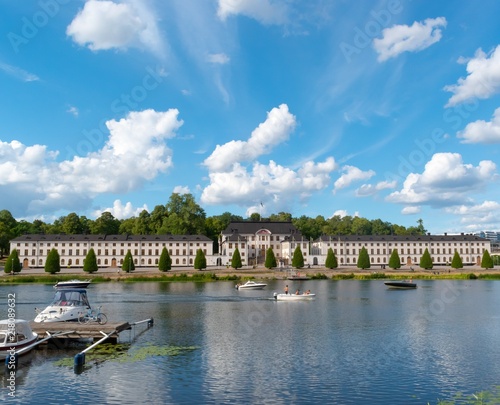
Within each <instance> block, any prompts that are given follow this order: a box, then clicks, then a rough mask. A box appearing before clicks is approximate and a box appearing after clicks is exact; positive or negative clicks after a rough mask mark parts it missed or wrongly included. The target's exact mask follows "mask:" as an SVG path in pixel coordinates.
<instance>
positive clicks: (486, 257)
mask: <svg viewBox="0 0 500 405" xmlns="http://www.w3.org/2000/svg"><path fill="white" fill-rule="evenodd" d="M481 268H483V269H492V268H493V259H492V258H491V256H490V252H488V251H487V250H486V249H485V250H484V252H483V258H482V259H481Z"/></svg>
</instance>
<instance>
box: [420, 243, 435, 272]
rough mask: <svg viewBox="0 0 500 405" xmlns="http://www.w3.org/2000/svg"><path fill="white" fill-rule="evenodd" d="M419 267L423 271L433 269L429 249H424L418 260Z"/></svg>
mask: <svg viewBox="0 0 500 405" xmlns="http://www.w3.org/2000/svg"><path fill="white" fill-rule="evenodd" d="M419 266H420V267H421V268H423V269H426V270H430V269H432V267H434V264H433V263H432V258H431V255H430V253H429V249H427V248H425V250H424V254H423V255H422V257H421V258H420V264H419Z"/></svg>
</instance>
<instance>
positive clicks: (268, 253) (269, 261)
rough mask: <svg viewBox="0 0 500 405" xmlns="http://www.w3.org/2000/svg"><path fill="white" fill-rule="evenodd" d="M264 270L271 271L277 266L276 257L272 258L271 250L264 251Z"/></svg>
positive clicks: (272, 252)
mask: <svg viewBox="0 0 500 405" xmlns="http://www.w3.org/2000/svg"><path fill="white" fill-rule="evenodd" d="M264 265H265V266H266V269H272V268H273V267H276V266H277V263H276V256H274V251H273V249H272V248H269V249H267V251H266V262H265V264H264Z"/></svg>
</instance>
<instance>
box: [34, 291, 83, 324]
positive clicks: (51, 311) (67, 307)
mask: <svg viewBox="0 0 500 405" xmlns="http://www.w3.org/2000/svg"><path fill="white" fill-rule="evenodd" d="M89 309H90V304H89V301H88V299H87V292H86V291H85V290H84V289H82V288H58V289H56V292H55V295H54V299H53V300H52V303H51V304H50V305H49V306H47V308H45V309H44V310H43V311H38V310H37V312H38V315H37V316H36V317H35V322H44V323H48V322H71V321H78V318H79V317H80V316H81V314H84V313H87V311H88V310H89Z"/></svg>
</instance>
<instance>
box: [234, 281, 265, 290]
mask: <svg viewBox="0 0 500 405" xmlns="http://www.w3.org/2000/svg"><path fill="white" fill-rule="evenodd" d="M266 285H267V284H264V283H257V282H255V281H252V280H248V281H247V282H246V283H245V284H236V286H235V287H236V289H237V290H262V289H263V288H264V287H265V286H266Z"/></svg>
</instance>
